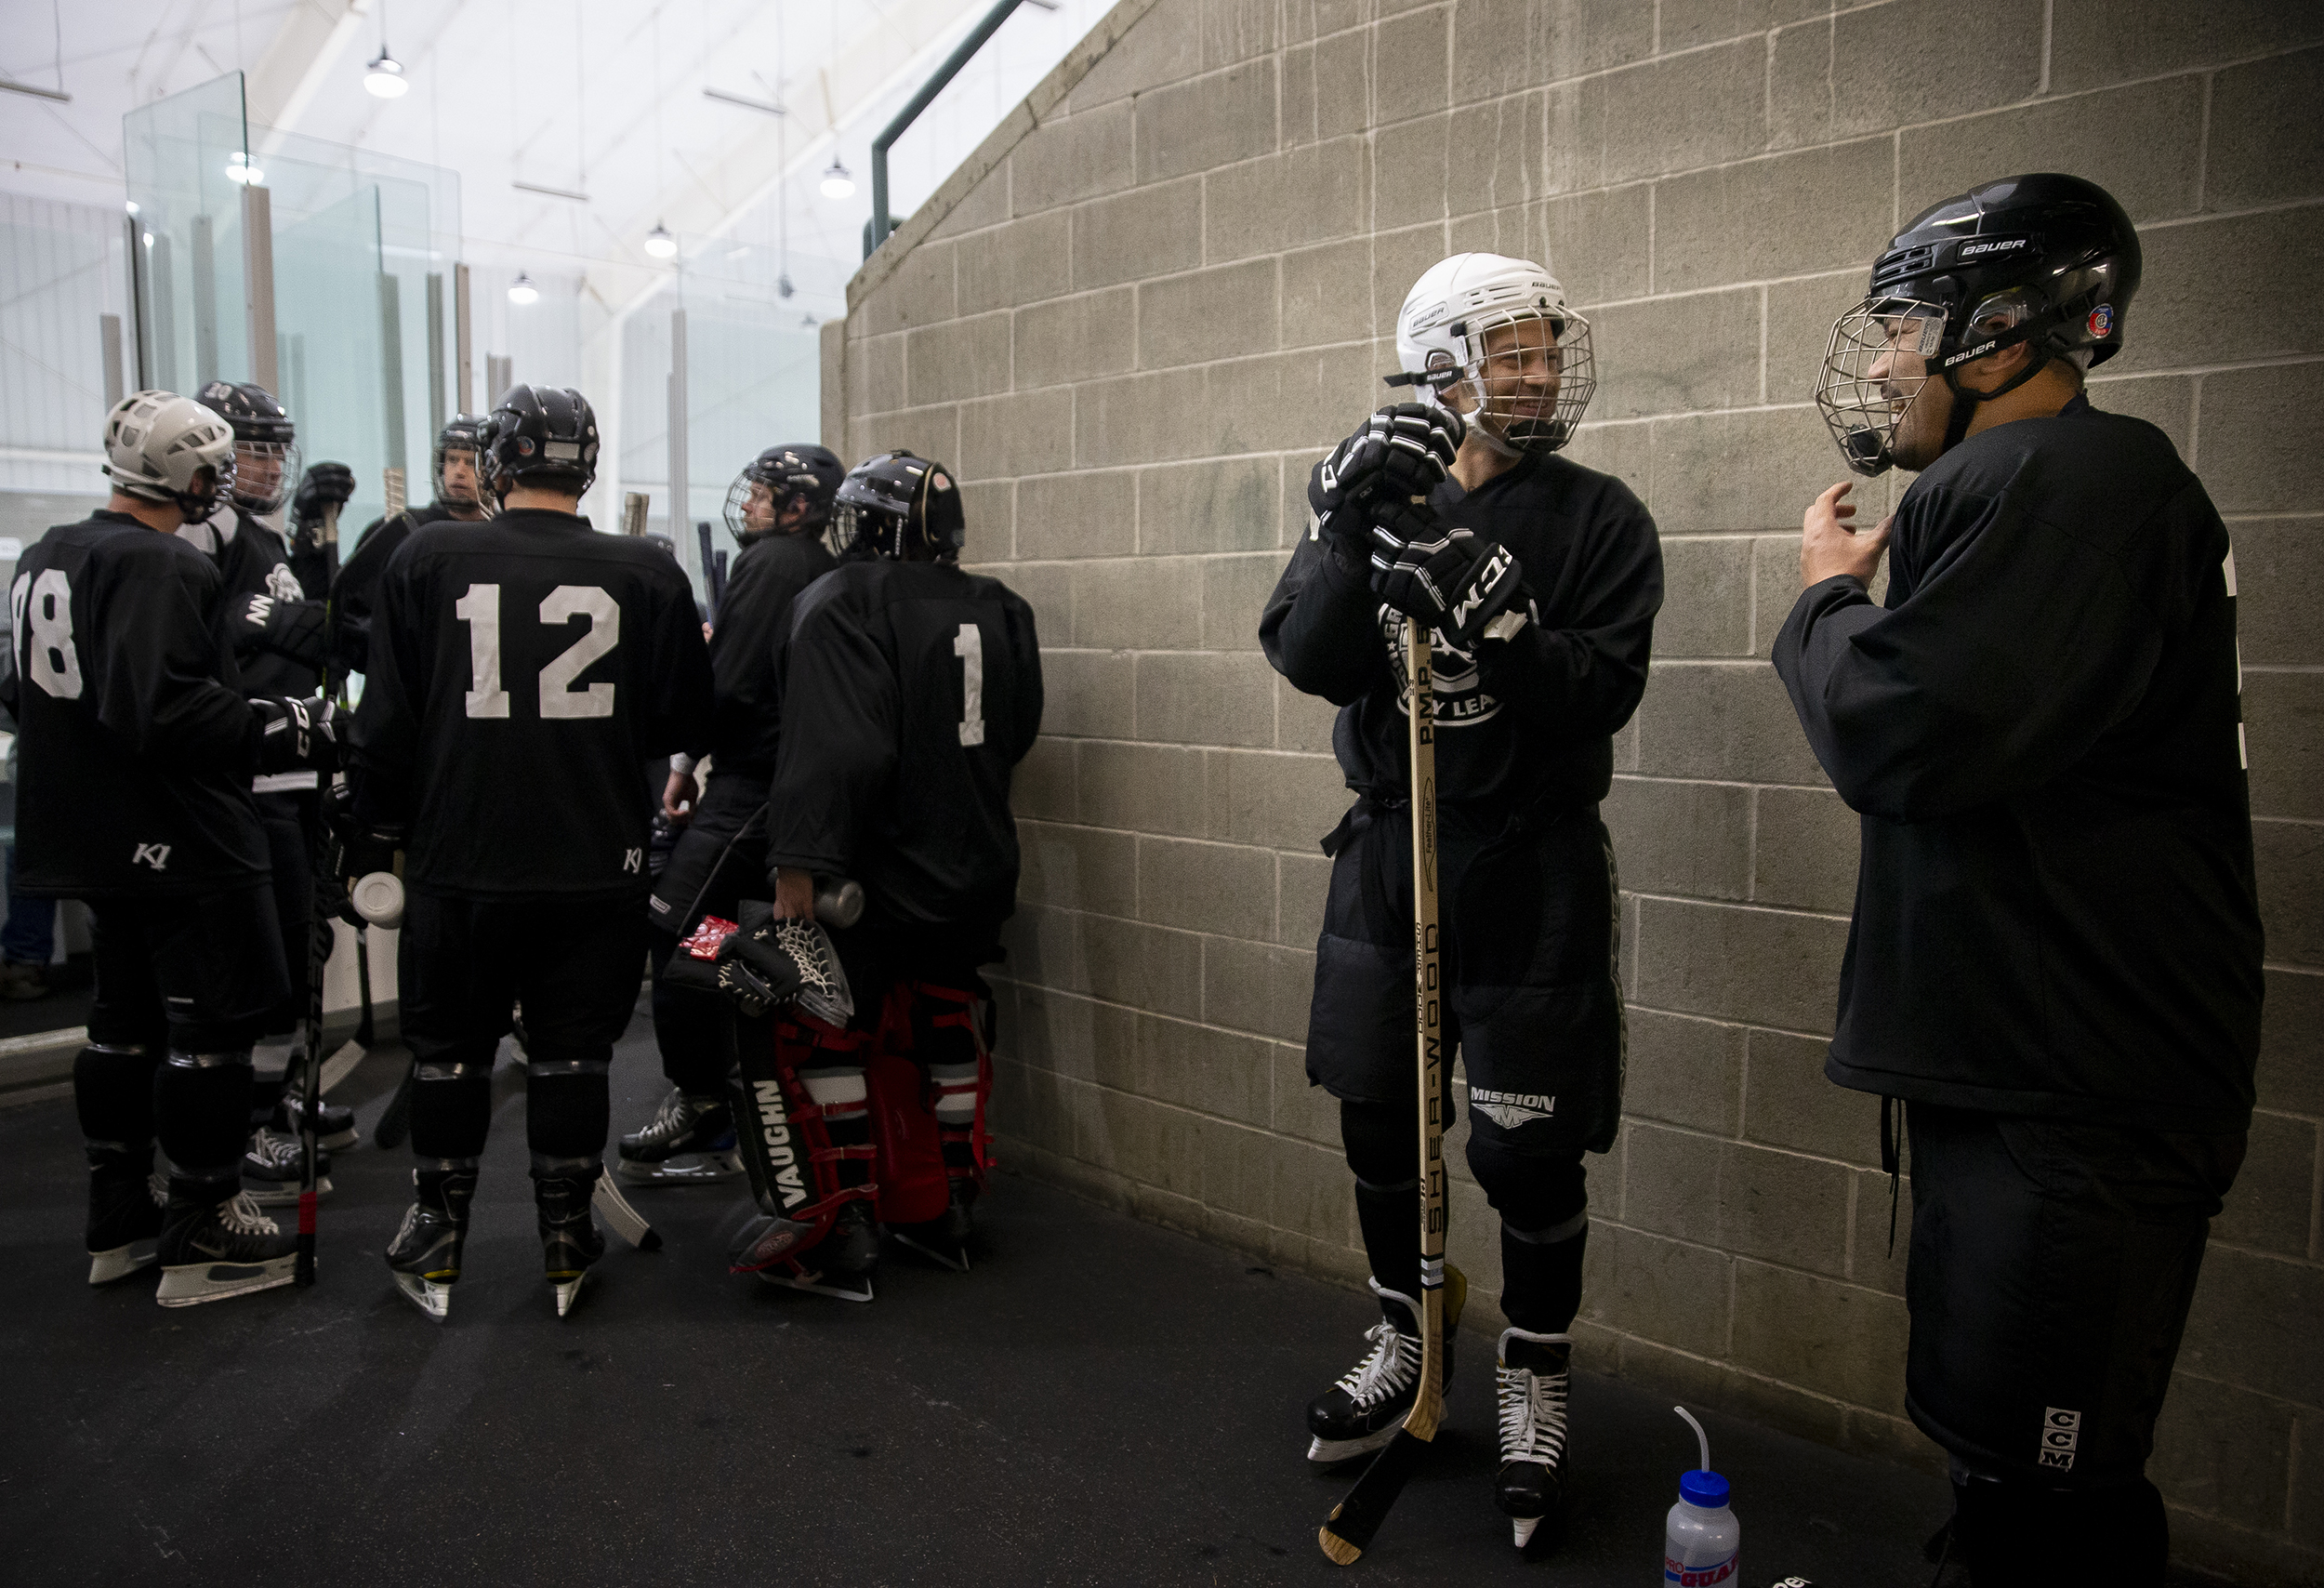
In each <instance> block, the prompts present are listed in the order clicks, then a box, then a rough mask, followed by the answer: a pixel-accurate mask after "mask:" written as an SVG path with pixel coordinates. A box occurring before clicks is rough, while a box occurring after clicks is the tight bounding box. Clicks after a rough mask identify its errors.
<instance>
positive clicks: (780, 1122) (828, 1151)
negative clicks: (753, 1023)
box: [729, 1018, 876, 1274]
mask: <svg viewBox="0 0 2324 1588" xmlns="http://www.w3.org/2000/svg"><path fill="white" fill-rule="evenodd" d="M769 1036H771V1037H772V1040H768V1039H767V1038H768V1037H769ZM863 1043H864V1038H863V1036H862V1034H861V1033H856V1032H847V1031H840V1030H838V1029H836V1028H834V1027H832V1026H825V1025H824V1024H823V1023H822V1022H820V1021H815V1020H812V1019H810V1018H801V1019H797V1020H777V1021H774V1022H772V1023H771V1025H768V1026H758V1027H757V1028H755V1029H746V1031H745V1033H744V1039H743V1040H742V1041H741V1042H740V1043H738V1045H737V1048H738V1062H737V1064H736V1065H735V1069H734V1074H733V1078H732V1079H731V1086H732V1089H733V1102H734V1133H735V1139H736V1143H737V1145H739V1146H740V1147H741V1148H742V1154H743V1166H744V1168H745V1170H746V1171H747V1172H748V1173H749V1176H750V1187H751V1193H752V1195H753V1196H754V1197H756V1198H757V1199H758V1202H759V1211H761V1212H762V1213H764V1214H765V1215H766V1217H765V1219H763V1220H762V1221H760V1222H759V1224H754V1225H753V1226H752V1227H751V1228H750V1229H749V1230H748V1231H746V1233H745V1235H744V1237H743V1238H742V1240H741V1241H740V1242H739V1243H738V1244H737V1245H736V1247H735V1249H734V1251H733V1254H732V1256H731V1258H730V1262H729V1266H730V1267H731V1268H732V1270H733V1272H735V1273H737V1274H742V1273H752V1272H757V1271H759V1270H763V1269H767V1268H772V1267H775V1266H778V1265H779V1266H782V1267H784V1268H786V1269H787V1270H789V1271H791V1272H793V1273H797V1272H799V1271H801V1268H802V1264H800V1263H799V1258H800V1257H802V1256H803V1255H805V1254H806V1253H807V1252H809V1251H812V1249H813V1248H814V1247H815V1246H816V1245H817V1244H818V1243H820V1242H821V1241H822V1240H823V1238H824V1237H825V1236H827V1235H828V1234H830V1232H831V1226H832V1224H833V1223H834V1222H835V1220H836V1219H837V1217H838V1210H839V1206H840V1204H842V1203H844V1202H848V1201H852V1200H858V1199H863V1200H868V1199H870V1198H872V1197H873V1196H875V1195H876V1191H875V1188H874V1187H873V1185H872V1184H871V1175H870V1159H871V1157H872V1150H873V1149H872V1148H871V1146H870V1145H869V1144H868V1142H855V1143H843V1142H835V1141H834V1140H833V1130H832V1125H833V1122H834V1118H835V1116H836V1118H838V1119H840V1120H851V1121H852V1125H853V1129H854V1131H857V1132H862V1131H864V1129H865V1126H864V1121H865V1116H866V1103H865V1088H864V1083H863V1058H862V1049H863ZM810 1073H812V1075H813V1077H814V1079H815V1081H816V1084H817V1087H818V1088H819V1089H820V1090H822V1091H824V1092H826V1093H827V1094H829V1095H830V1097H831V1099H832V1102H831V1104H830V1105H825V1103H822V1102H819V1101H817V1099H816V1098H815V1096H814V1095H813V1092H812V1091H811V1089H810V1086H809V1081H808V1074H810ZM851 1075H852V1079H853V1085H852V1087H851V1086H849V1085H848V1084H847V1082H848V1079H849V1078H850V1076H851ZM849 1092H853V1099H852V1106H851V1104H850V1100H849V1098H848V1096H847V1094H848V1093H849ZM851 1182H852V1184H851Z"/></svg>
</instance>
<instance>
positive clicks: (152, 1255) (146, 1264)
mask: <svg viewBox="0 0 2324 1588" xmlns="http://www.w3.org/2000/svg"><path fill="white" fill-rule="evenodd" d="M88 1160H89V1162H88V1168H89V1181H88V1239H87V1241H86V1246H87V1248H88V1282H89V1283H90V1284H92V1285H110V1284H112V1282H113V1281H114V1280H116V1279H125V1278H127V1277H129V1276H130V1275H132V1274H134V1273H136V1272H137V1271H138V1270H139V1269H140V1268H151V1267H152V1266H153V1264H155V1263H156V1262H158V1261H160V1258H159V1255H158V1251H159V1246H160V1241H161V1234H162V1210H163V1209H164V1208H165V1207H166V1206H168V1203H169V1183H168V1181H166V1180H165V1179H164V1178H162V1176H161V1175H159V1174H156V1173H152V1172H151V1171H148V1169H147V1168H146V1167H145V1166H146V1163H147V1161H148V1155H143V1154H140V1155H137V1156H136V1157H134V1158H133V1157H132V1156H131V1155H129V1154H127V1153H119V1152H113V1151H111V1150H108V1149H106V1148H102V1147H91V1148H90V1149H89V1155H88Z"/></svg>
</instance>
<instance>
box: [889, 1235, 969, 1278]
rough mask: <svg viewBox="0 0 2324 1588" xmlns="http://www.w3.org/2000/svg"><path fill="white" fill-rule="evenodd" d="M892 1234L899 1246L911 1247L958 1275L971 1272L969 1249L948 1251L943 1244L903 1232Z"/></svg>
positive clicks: (962, 1247) (955, 1248)
mask: <svg viewBox="0 0 2324 1588" xmlns="http://www.w3.org/2000/svg"><path fill="white" fill-rule="evenodd" d="M890 1233H891V1234H892V1235H893V1236H894V1237H896V1241H897V1243H898V1244H899V1245H903V1246H908V1247H910V1248H911V1249H912V1250H913V1251H917V1252H918V1253H919V1254H920V1255H921V1256H922V1257H925V1258H927V1259H929V1260H930V1261H931V1262H933V1263H941V1264H944V1266H945V1267H947V1268H949V1269H951V1270H952V1271H953V1272H954V1273H956V1274H965V1273H967V1272H968V1271H969V1249H968V1248H967V1247H965V1246H956V1247H953V1248H952V1249H951V1250H949V1251H947V1250H945V1248H944V1245H943V1243H942V1242H936V1243H931V1242H929V1241H924V1240H921V1239H919V1238H918V1237H914V1236H909V1235H906V1234H905V1233H904V1231H902V1230H892V1231H891V1232H890Z"/></svg>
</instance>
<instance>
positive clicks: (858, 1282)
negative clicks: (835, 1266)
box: [759, 1268, 872, 1302]
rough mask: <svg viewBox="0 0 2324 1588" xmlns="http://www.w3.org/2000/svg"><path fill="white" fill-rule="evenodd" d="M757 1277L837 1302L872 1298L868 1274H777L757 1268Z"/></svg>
mask: <svg viewBox="0 0 2324 1588" xmlns="http://www.w3.org/2000/svg"><path fill="white" fill-rule="evenodd" d="M759 1277H760V1278H761V1279H764V1280H765V1281H766V1282H767V1283H768V1284H770V1285H781V1286H783V1287H784V1288H785V1289H786V1290H805V1291H807V1292H808V1293H809V1294H810V1295H816V1296H829V1297H830V1298H831V1299H832V1300H834V1301H839V1302H868V1301H870V1300H871V1299H872V1282H871V1279H870V1277H868V1276H861V1277H849V1276H846V1275H838V1274H834V1275H830V1276H825V1275H822V1274H777V1273H775V1272H774V1271H773V1270H772V1269H771V1268H761V1269H759Z"/></svg>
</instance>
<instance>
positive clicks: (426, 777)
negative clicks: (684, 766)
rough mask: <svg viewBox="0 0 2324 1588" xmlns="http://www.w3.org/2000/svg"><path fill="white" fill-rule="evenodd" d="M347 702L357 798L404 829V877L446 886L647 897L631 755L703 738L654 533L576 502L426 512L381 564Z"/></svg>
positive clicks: (481, 892) (502, 895)
mask: <svg viewBox="0 0 2324 1588" xmlns="http://www.w3.org/2000/svg"><path fill="white" fill-rule="evenodd" d="M369 662H370V668H371V670H370V672H369V673H368V674H367V675H366V677H365V679H364V683H363V703H362V705H361V707H360V708H358V710H357V713H356V721H355V766H356V778H355V784H356V809H357V813H358V814H359V815H360V816H361V817H362V819H363V820H364V821H365V822H367V823H371V824H374V825H377V826H401V827H406V828H407V829H408V833H409V839H408V849H407V854H408V859H407V862H406V866H407V880H409V881H410V882H411V883H412V885H413V886H415V887H416V888H419V889H422V890H424V891H426V892H429V893H437V894H442V895H445V896H448V897H453V898H463V899H476V900H507V901H520V900H526V899H547V898H588V897H593V896H594V897H605V896H612V895H618V894H621V893H632V892H635V893H643V892H644V891H645V890H646V887H647V885H648V879H647V875H646V867H645V852H646V841H647V831H648V828H649V826H650V824H651V822H652V819H653V795H652V793H651V792H650V791H649V790H648V789H647V787H646V785H645V780H644V777H643V775H642V774H641V772H640V766H641V765H642V763H643V762H644V761H645V760H646V758H648V757H649V756H661V755H667V754H668V753H669V752H671V751H672V750H677V749H681V748H684V747H685V746H687V745H688V744H692V743H698V742H699V741H700V739H701V737H702V735H703V734H705V733H706V731H707V729H708V725H709V714H710V662H709V656H708V654H707V653H706V650H705V649H704V646H703V642H702V628H701V621H700V619H699V618H698V617H697V616H696V615H695V611H694V602H693V590H692V589H691V588H690V587H689V586H688V584H687V582H686V576H685V575H684V574H682V573H681V572H680V570H679V567H678V564H677V563H676V562H673V561H672V560H671V559H670V558H669V556H668V555H667V553H665V552H664V551H662V550H661V549H659V548H657V547H655V546H654V545H653V544H652V543H651V542H649V541H645V540H640V539H632V538H629V537H627V536H609V535H599V534H597V533H596V532H594V531H593V530H591V529H590V528H589V523H588V520H587V519H584V518H578V517H575V516H574V515H573V514H571V513H560V512H545V511H539V510H533V509H520V510H518V511H514V512H507V513H503V514H501V515H500V516H499V517H497V518H495V519H493V520H490V521H489V522H486V523H434V524H429V525H428V526H426V527H425V528H422V529H420V530H418V531H416V533H415V534H414V535H413V536H411V538H410V539H409V540H407V541H405V542H404V543H403V545H402V546H401V547H399V548H398V549H396V552H395V555H394V556H393V557H391V558H390V559H389V562H388V566H387V568H386V570H385V572H384V573H383V574H382V575H381V576H380V581H379V591H378V604H377V607H376V615H375V617H374V619H373V622H372V630H371V646H370V656H369Z"/></svg>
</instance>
